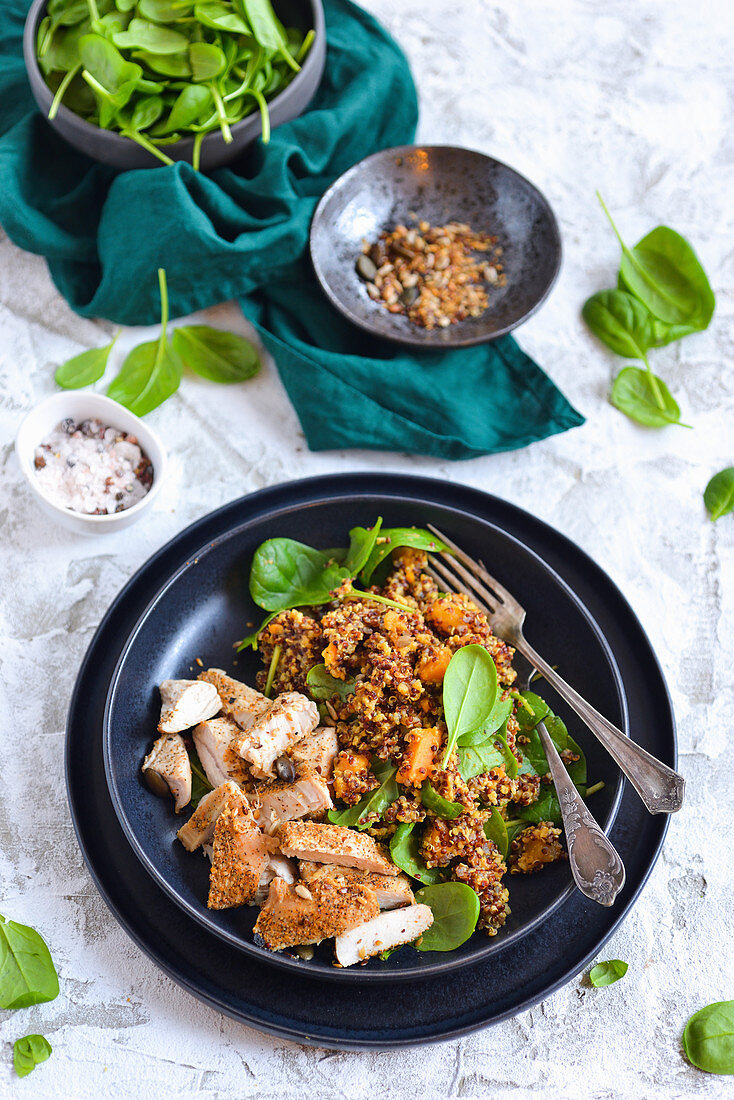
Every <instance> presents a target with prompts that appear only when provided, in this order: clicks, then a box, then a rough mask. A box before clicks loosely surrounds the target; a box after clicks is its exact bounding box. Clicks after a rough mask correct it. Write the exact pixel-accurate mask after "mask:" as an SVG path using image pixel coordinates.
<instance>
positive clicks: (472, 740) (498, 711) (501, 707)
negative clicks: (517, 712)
mask: <svg viewBox="0 0 734 1100" xmlns="http://www.w3.org/2000/svg"><path fill="white" fill-rule="evenodd" d="M511 713H512V699H500V698H499V696H498V698H497V700H496V701H495V704H494V706H493V707H492V711H491V713H490V715H489V718H488V719H487V721H486V722H485V723H484V725H483V726H482V728H481V729H479V730H472V731H470V732H469V733H464V734H462V736H461V737H459V739H458V740H457V742H456V744H457V745H459V746H469V745H481V744H484V743H485V742H487V741H489V740H491V737H490V735H491V734H493V733H496V732H497V730H499V729H501V728H502V727H503V726H504V725H505V723H506V722H507V719H508V718H509V717H510V714H511Z"/></svg>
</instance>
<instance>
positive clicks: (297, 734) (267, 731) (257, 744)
mask: <svg viewBox="0 0 734 1100" xmlns="http://www.w3.org/2000/svg"><path fill="white" fill-rule="evenodd" d="M318 720H319V710H318V707H317V706H316V704H315V703H314V702H312V700H311V699H307V698H306V696H305V695H301V693H300V692H298V691H287V692H285V694H283V695H278V696H277V698H276V699H275V700H274V702H273V704H272V705H271V706H270V707H269V708H268V710H266V711H263V712H262V713H261V714H259V715H258V717H257V718H256V719H255V721H254V722H253V724H252V725H251V726H250V728H249V729H247V730H245V731H244V733H242V734H241V735H240V737H239V738H238V739H236V740H235V741H233V743H232V748H233V749H234V750H235V752H238V753H239V755H240V756H241V757H242V759H243V760H246V761H247V762H248V764H249V765H250V770H251V771H252V774H253V775H255V776H258V777H260V778H265V777H271V778H272V777H274V776H275V771H274V769H273V764H274V763H275V761H276V760H277V759H278V757H279V756H282V755H283V753H284V752H285V751H286V749H288V748H289V747H290V746H291V745H292V744H294V742H296V741H299V740H300V739H301V738H302V737H305V735H306V734H307V733H311V731H312V730H313V729H315V727H316V725H317V723H318Z"/></svg>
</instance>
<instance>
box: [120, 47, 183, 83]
mask: <svg viewBox="0 0 734 1100" xmlns="http://www.w3.org/2000/svg"><path fill="white" fill-rule="evenodd" d="M132 56H133V57H134V58H135V60H136V61H140V62H142V64H143V65H147V67H148V68H149V69H152V70H153V72H154V73H160V74H161V75H162V76H168V77H172V78H174V79H181V78H186V77H190V76H191V63H190V61H189V52H188V50H182V51H181V53H169V54H162V53H151V52H150V51H149V50H133V53H132Z"/></svg>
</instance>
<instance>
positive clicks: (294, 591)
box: [250, 538, 349, 611]
mask: <svg viewBox="0 0 734 1100" xmlns="http://www.w3.org/2000/svg"><path fill="white" fill-rule="evenodd" d="M348 577H349V571H348V570H347V569H345V568H344V566H343V565H340V564H339V563H338V562H337V561H335V560H334V554H333V551H329V550H315V549H314V548H313V546H306V544H305V543H303V542H296V541H295V539H286V538H274V539H268V540H267V541H266V542H263V543H262V544H261V545H260V546H258V548H257V550H256V551H255V554H254V556H253V559H252V567H251V569H250V594H251V596H252V598H253V600H254V601H255V603H256V604H258V606H259V607H264V608H265V610H266V611H284V610H285V609H286V608H289V607H304V606H307V605H309V604H322V603H328V602H329V600H330V599H331V592H332V591H333V589H335V588H338V587H339V585H340V584H341V583H342V582H343V581H344V580H346V579H347V578H348Z"/></svg>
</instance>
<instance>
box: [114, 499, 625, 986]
mask: <svg viewBox="0 0 734 1100" xmlns="http://www.w3.org/2000/svg"><path fill="white" fill-rule="evenodd" d="M344 496H346V497H348V498H350V499H353V497H354V494H353V493H352V492H347V493H345V494H342V497H344ZM444 507H445V506H444ZM380 510H381V505H380V504H378V506H377V511H380ZM450 510H451V511H453V512H454V513H455V514H457V515H461V514H462V513H461V509H457V508H452V509H450ZM273 511H276V510H273ZM470 518H471V519H472V520H474V521H475V522H477V521H479V522H481V523H482V525H483V526H485V527H487V528H489V529H490V530H491V531H493V532H494V533H495V534H496V535H498V536H499V537H500V538H503V539H505V540H507V541H509V543H510V544H511V545H512V544H514V545H515V546H516V547H517V550H518V551H522V552H524V553H526V554H530V555H531V557H533V558H534V559H535V560H536V562H537V564H538V566H539V568H540V570H541V572H542V573H543V575H544V576H545V578H546V581H547V583H548V585H549V586H550V585H552V586H554V587H556V588H559V589H560V590H561V591H562V593H563V594H564V595H565V596H566V598H567V599H568V600H570V602H571V603H572V604H574V605H575V606H576V608H577V609H578V611H579V613H580V614H581V615H582V617H583V618H584V619H586V621H587V623H588V624H589V627H590V629H591V632H592V634H594V635H595V636H596V641H597V643H598V645H599V648H600V650H601V651H602V653H603V654H604V657H605V659H606V662H607V664H608V666H609V670H610V673H611V676H612V678H613V680H614V684H615V688H616V694H617V700H618V703H619V707H620V711H621V714H622V728H623V729H624V732H625V733H627V734H629V729H628V721H629V718H628V713H627V703H626V699H625V695H624V685H623V683H622V678H621V676H620V672H619V669H618V667H617V663H616V661H615V660H614V655H613V654H612V652H611V650H610V648H609V645H608V644H607V642H606V640H605V638H604V633H603V631H602V630H601V628H600V627H599V624H598V623H597V622H595V620H594V618H593V616H592V615H591V614H590V613H589V611H588V609H587V608H586V607H585V606H584V604H583V603H582V602H581V600H579V599H578V597H577V596H576V595H575V593H574V592H573V590H572V589H571V588H570V587H569V586H568V585H567V584H566V583H565V581H563V579H562V578H561V577H559V576H558V574H557V573H556V572H555V570H553V569H551V568H550V567H549V566H548V565H547V563H546V562H544V561H543V559H542V558H541V557H540V556H539V555H538V554H536V553H535V552H534V551H532V550H531V549H530V548H529V547H527V546H525V545H524V544H523V543H522V542H521V541H520V540H519V539H516V538H514V537H513V536H512V535H509V534H508V533H507V532H506V531H502V530H501V529H500V528H498V527H497V525H496V524H493V523H491V522H489V521H487V520H484V519H481V517H477V516H470ZM262 519H263V516H262V515H260V516H255V517H252V518H251V519H249V520H247V521H245V522H244V523H241V524H238V525H235V526H232V527H230V528H228V530H227V531H226V532H224V533H222V534H221V535H220V536H219V537H218V538H217V539H216V541H211V540H207V542H206V543H205V544H204V545H203V546H200V547H198V548H197V550H196V551H195V553H193V554H192V555H190V556H189V558H188V559H187V560H186V561H185V562H184V563H183V564H182V565H181V566H180V567H179V568H178V569H177V570H175V571H174V572H173V573H172V575H171V576H170V577H168V578H167V579H166V581H165V583H164V584H163V585H161V587H160V588H159V589H158V591H157V592H156V594H155V596H154V597H153V599H152V600H151V601H150V602H149V603H148V605H147V607H146V608H145V609H144V610H143V612H142V614H141V615H140V617H139V619H138V621H137V622H136V624H135V626H134V627H133V629H132V630H131V631H130V634H129V636H128V639H127V641H126V643H125V645H124V647H123V649H122V652H121V653H120V657H119V660H118V662H117V665H116V667H115V671H114V673H113V675H112V679H111V681H110V686H109V690H108V693H107V703H106V706H105V712H104V723H103V732H102V737H103V742H104V746H103V752H104V767H105V775H106V778H107V786H108V788H109V792H110V796H111V798H112V804H113V806H114V808H115V813H116V814H117V817H118V820H119V822H120V825H121V826H122V828H123V831H124V833H125V835H126V837H127V839H128V841H129V843H130V845H131V847H132V849H133V851H134V852H135V854H136V855H137V857H138V859H139V860H140V862H141V863H142V864H143V866H144V867H145V869H146V871H147V872H148V874H150V875H151V877H152V878H153V879H155V881H156V882H157V883H158V885H159V886H161V887H162V888H163V889H164V890H165V891H166V893H167V894H168V895H169V896H170V897H171V898H172V899H173V901H175V902H176V904H177V905H180V906H181V908H182V909H184V911H185V912H186V913H187V914H188V915H189V916H191V917H193V919H194V920H196V921H198V923H199V924H201V925H202V927H204V928H206V929H207V930H208V931H209V932H213V933H214V934H215V935H217V936H221V938H222V939H224V940H226V941H227V942H228V943H230V944H231V945H232V946H233V947H236V948H238V949H239V950H241V951H243V952H245V953H247V954H249V955H254V956H255V957H256V958H258V959H260V960H261V961H263V962H265V963H267V964H268V965H270V966H276V967H280V968H284V969H286V970H289V971H292V972H294V973H297V974H298V975H299V976H301V975H303V973H304V970H313V969H316V967H315V964H314V963H313V962H308V961H304V960H303V959H300V958H298V957H294V956H293V955H291V954H289V953H287V952H278V953H273V952H272V951H268V950H267V949H266V948H263V947H258V946H257V945H256V944H255V943H254V942H253V941H252V938H251V935H250V933H249V932H243V933H242V934H236V933H233V932H231V931H230V930H229V929H228V928H227V927H225V926H224V925H223V923H222V921H221V919H220V917H221V915H220V914H219V913H218V912H216V911H211V910H209V909H207V908H204V907H203V906H198V907H197V906H195V905H192V904H191V903H190V902H189V901H188V900H187V899H186V898H185V897H184V896H182V894H181V893H180V892H179V890H178V889H177V888H176V886H175V884H174V883H173V882H171V881H170V879H169V876H168V867H167V866H164V867H160V866H158V865H157V864H156V862H155V861H154V860H152V859H151V858H150V856H149V854H148V852H147V851H146V849H145V846H144V844H143V843H141V840H140V838H139V836H138V830H137V828H136V822H135V820H134V819H132V818H131V816H130V814H129V813H128V809H127V804H126V800H125V797H124V795H123V793H122V789H121V788H122V784H121V782H120V780H121V779H124V778H126V777H124V776H121V775H120V770H119V767H118V763H117V760H116V758H115V753H114V749H113V746H112V732H111V721H112V713H113V710H114V708H115V707H116V706H117V705H118V697H119V694H120V691H119V686H120V683H121V679H122V678H123V675H124V668H125V663H126V661H127V658H128V653H129V651H130V650H131V649H132V648H133V647H134V646H135V645H136V644H137V638H138V635H139V633H140V632H141V631H144V630H145V629H146V627H147V625H148V622H149V620H150V618H151V617H153V618H155V617H158V616H160V614H161V613H160V611H159V604H160V601H161V600H162V599H163V598H164V597H165V596H166V594H167V592H168V590H169V588H171V586H173V585H175V584H176V583H177V582H178V581H179V580H180V579H181V578H182V577H184V575H185V574H187V573H188V574H190V577H189V584H190V585H194V586H195V585H196V578H195V575H194V573H193V571H194V570H198V569H199V568H201V566H202V564H204V563H205V561H206V557H207V554H208V553H209V552H210V551H211V550H212V549H213V548H214V547H215V546H216V547H219V546H221V544H222V543H223V542H226V541H229V540H230V539H239V538H240V537H241V536H242V534H243V533H244V532H246V530H247V528H248V527H250V526H251V525H252V524H253V522H254V523H260V522H261V521H262ZM438 522H439V525H440V526H441V528H442V529H443V530H445V531H446V532H447V533H449V534H450V533H451V529H452V525H451V519H450V517H449V516H447V517H446V518H441V519H440V520H439V521H438ZM122 694H123V697H124V695H125V692H124V690H123V692H122ZM623 782H624V777H623V775H622V774H621V772H619V771H616V785H615V791H614V796H613V799H612V803H611V805H610V807H609V811H608V813H607V815H606V817H605V818H600V819H599V824H600V825H601V826H602V828H604V830H605V831H606V832H609V830H610V829H611V828H612V826H613V824H614V819H615V817H616V815H617V812H618V810H619V804H620V801H621V798H622V785H623ZM568 878H569V881H568V884H567V885H566V886H565V887H564V888H563V889H561V890H559V891H558V892H557V894H556V895H555V896H554V897H552V899H551V900H550V901H549V902H548V904H547V905H546V906H545V907H544V908H543V909H542V910H541V911H540V912H539V913H537V915H536V916H535V917H533V918H531V919H527V920H526V921H525V922H524V923H523V924H521V925H520V926H519V927H517V928H514V929H513V930H512V931H511V932H510V931H507V930H501V931H500V932H499V933H498V935H497V936H495V937H492V938H488V937H487V936H484V935H483V934H482V933H476V935H475V936H474V937H473V939H472V943H473V944H474V949H473V951H472V954H471V955H469V956H464V955H463V954H462V955H459V954H458V952H446V953H443V952H436V953H431V954H430V956H428V959H427V958H426V956H425V955H424V956H422V957H421V962H420V965H413V966H411V965H410V964H408V963H406V962H405V959H401V960H400V963H401V965H400V966H399V967H396V968H395V969H391V968H390V967H391V963H390V962H388V963H380V961H379V960H371V961H370V963H369V964H368V965H367V966H364V967H352V968H343V969H340V968H336V967H329V968H328V969H326V970H325V969H324V968H323V967H319V968H318V970H319V977H320V978H322V979H323V980H328V981H334V982H346V983H354V982H357V981H359V982H365V981H370V982H382V983H386V982H404V981H410V980H415V979H423V978H427V977H429V976H435V975H438V974H443V973H446V972H448V971H450V970H451V971H453V970H456V969H458V968H459V967H462V966H474V965H476V964H477V963H478V962H481V961H482V959H484V958H488V957H489V956H491V955H496V954H497V953H498V952H499V951H504V950H507V949H510V948H511V947H512V946H513V945H515V944H516V943H517V942H518V941H519V940H520V939H522V938H523V937H525V936H527V935H529V934H531V933H532V932H533V931H534V930H535V929H536V928H537V927H538V926H539V925H540V924H542V923H543V922H544V921H545V920H546V919H547V918H548V917H549V916H550V915H551V913H553V912H555V910H556V909H557V908H558V907H559V906H560V905H562V904H563V902H564V901H565V900H566V899H567V898H568V896H569V895H570V894H571V893H572V892H573V891H574V890H575V889H576V886H575V884H574V881H573V879H572V878H571V876H570V874H569V876H568ZM375 964H377V965H375Z"/></svg>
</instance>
